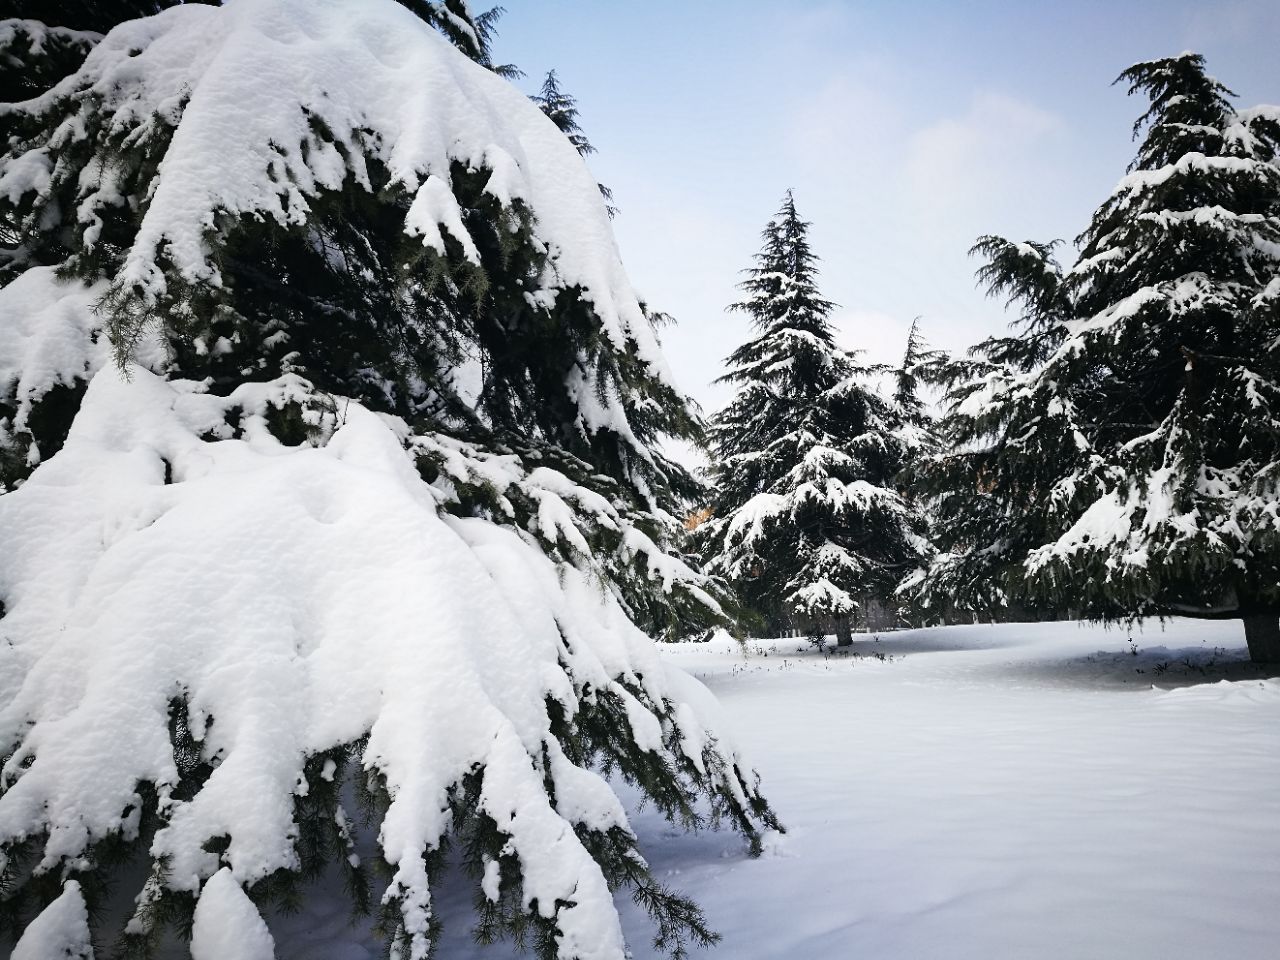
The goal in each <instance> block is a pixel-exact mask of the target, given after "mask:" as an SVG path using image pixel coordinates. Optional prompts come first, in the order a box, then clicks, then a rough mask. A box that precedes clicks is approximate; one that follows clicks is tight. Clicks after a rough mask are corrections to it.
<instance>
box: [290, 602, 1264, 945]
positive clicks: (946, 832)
mask: <svg viewBox="0 0 1280 960" xmlns="http://www.w3.org/2000/svg"><path fill="white" fill-rule="evenodd" d="M1130 636H1131V637H1132V638H1133V641H1134V644H1135V645H1136V648H1137V653H1136V655H1135V654H1133V653H1131V652H1130V650H1131V648H1130V645H1129V643H1128V642H1127V640H1128V638H1129V637H1130ZM876 654H880V655H883V656H885V657H886V658H887V659H885V660H883V661H882V660H880V659H877V657H876ZM663 656H664V659H667V660H668V661H669V662H670V663H672V664H675V665H677V666H679V667H681V668H683V669H684V670H687V671H689V672H690V673H692V674H694V675H695V676H697V677H699V678H700V679H702V680H703V681H704V682H705V684H706V685H707V686H708V687H709V688H710V689H711V691H712V692H713V693H714V694H715V696H716V698H717V700H718V701H719V703H720V704H721V705H722V707H723V709H724V711H725V712H726V714H727V715H728V718H729V720H730V721H731V722H732V725H733V727H734V728H735V729H736V730H738V731H739V733H740V734H741V736H742V738H743V741H744V743H745V745H746V746H747V747H748V748H749V749H750V751H751V754H752V756H753V757H755V758H756V760H757V762H758V763H759V764H760V767H761V769H762V770H763V771H764V772H765V773H766V775H767V778H768V781H769V783H770V784H771V791H770V792H771V799H773V800H774V802H775V803H776V806H777V809H778V811H779V813H780V815H781V816H782V817H783V818H784V819H785V821H786V823H787V826H788V831H787V833H786V835H785V836H780V837H774V838H772V842H770V843H767V844H766V851H767V852H766V855H765V856H763V857H761V858H760V859H758V860H751V859H749V858H747V857H746V856H745V853H744V851H743V849H742V847H741V846H740V845H739V844H737V843H735V842H734V841H733V840H731V839H730V838H728V837H725V836H722V835H715V834H707V835H704V836H702V837H700V838H698V839H696V840H695V841H694V842H693V843H688V842H686V838H676V837H675V836H673V835H672V834H671V832H670V830H669V828H668V827H667V825H666V824H665V823H664V822H663V821H662V820H661V819H660V818H658V817H656V816H650V815H647V814H640V815H639V816H637V817H636V818H635V821H634V822H635V825H636V829H637V830H638V831H639V833H640V835H641V838H642V840H644V841H646V842H645V850H646V855H647V856H648V858H649V861H650V863H651V865H652V867H653V869H654V871H655V873H656V875H657V876H659V877H661V878H664V879H666V880H668V881H670V882H672V883H675V884H678V885H679V886H680V887H682V888H683V889H685V890H687V891H688V892H689V893H690V894H691V895H692V896H694V897H695V898H696V899H697V900H698V901H699V902H700V903H701V904H702V905H703V906H704V907H705V909H706V911H707V916H708V918H709V919H710V921H711V923H712V924H713V925H714V926H715V927H716V929H718V930H719V931H721V932H722V933H723V934H724V940H723V942H722V943H721V944H720V945H719V946H718V947H717V948H716V951H715V953H714V954H709V955H708V956H709V957H710V956H723V957H732V958H733V960H778V958H780V957H797V958H799V957H803V958H805V960H848V958H851V957H854V958H856V957H866V958H875V960H921V958H929V960H1025V958H1028V957H1035V958H1037V960H1079V958H1081V957H1091V958H1099V960H1169V958H1172V957H1179V958H1181V957H1186V958H1191V957H1195V958H1201V957H1232V958H1235V960H1272V958H1273V957H1274V956H1275V945H1276V940H1277V937H1278V936H1280V915H1278V914H1277V913H1276V911H1275V909H1274V898H1275V891H1276V889H1277V882H1280V872H1278V871H1280V866H1278V865H1280V832H1277V831H1276V830H1274V829H1271V827H1270V826H1269V825H1271V824H1274V823H1276V822H1277V818H1280V680H1277V679H1275V678H1268V677H1267V675H1266V674H1265V673H1262V672H1260V671H1258V670H1257V669H1256V668H1254V667H1252V666H1251V665H1250V664H1248V663H1247V662H1246V660H1247V654H1246V653H1245V650H1244V645H1243V636H1242V634H1241V630H1240V626H1239V624H1238V623H1230V622H1225V623H1222V622H1218V623H1215V622H1204V621H1201V622H1196V621H1186V620H1179V621H1170V622H1168V623H1167V624H1165V625H1164V626H1163V627H1161V626H1160V625H1159V624H1157V623H1152V622H1148V623H1146V624H1144V625H1143V626H1142V627H1141V628H1140V629H1135V631H1134V632H1133V633H1131V634H1130V633H1127V632H1125V631H1122V630H1105V629H1102V628H1099V627H1089V626H1081V625H1079V624H1077V623H1045V624H1002V625H995V626H992V625H980V626H955V627H945V628H935V629H926V630H912V631H902V632H900V633H892V634H884V635H881V636H879V637H872V636H857V637H855V642H854V647H853V655H851V656H850V657H848V658H842V657H837V656H826V657H824V656H822V655H817V654H814V653H813V652H812V650H811V648H810V647H809V644H808V643H807V642H806V641H805V640H804V639H803V638H800V639H792V640H759V641H757V640H752V641H749V642H748V643H747V645H746V648H745V650H744V649H743V647H742V646H740V645H739V644H737V643H735V642H733V641H732V640H729V639H727V638H725V639H723V640H720V641H713V642H711V643H707V644H696V645H695V644H689V645H679V646H673V647H669V648H665V649H664V650H663ZM651 838H652V839H651ZM335 896H340V894H339V893H336V892H335ZM464 908H465V903H462V902H453V903H451V904H449V905H448V909H447V910H446V916H448V915H449V914H448V910H459V911H460V910H462V909H464ZM325 911H326V906H325V903H324V902H323V901H321V902H317V903H315V904H312V905H309V906H308V908H307V910H306V912H305V913H304V915H303V916H302V917H299V918H293V919H290V918H283V917H282V918H279V920H278V921H273V922H276V923H277V924H278V926H279V929H280V930H281V931H282V932H283V931H285V930H288V931H290V932H292V931H295V930H298V931H300V930H302V929H303V928H306V927H308V926H310V925H312V924H314V923H317V922H319V921H320V920H321V919H322V918H323V917H324V916H325ZM642 923H643V917H642V915H641V914H640V912H639V911H637V910H627V911H624V926H625V927H626V928H627V929H628V930H639V929H641V926H642ZM441 949H442V951H443V955H444V956H460V957H472V956H476V957H480V956H483V957H485V958H486V960H516V958H517V957H518V954H517V953H516V952H515V951H514V950H513V949H510V948H501V947H500V948H496V949H491V950H487V951H485V952H484V953H483V954H481V953H479V952H472V951H473V948H472V947H470V946H469V945H468V944H467V942H466V939H465V933H462V932H456V931H455V932H451V933H450V934H449V935H448V936H447V937H446V938H445V940H444V941H443V942H442V943H441ZM636 955H637V957H649V956H650V954H648V953H644V952H639V951H638V952H637V954H636ZM280 960H372V954H371V953H366V952H365V951H364V949H363V948H362V947H361V946H360V940H359V938H358V936H357V935H356V934H354V933H352V932H351V931H344V930H333V931H332V932H331V933H330V934H329V935H328V938H327V939H324V940H316V941H312V942H310V943H308V945H307V947H306V948H305V949H303V948H301V947H299V948H295V949H293V950H288V949H282V950H281V953H280Z"/></svg>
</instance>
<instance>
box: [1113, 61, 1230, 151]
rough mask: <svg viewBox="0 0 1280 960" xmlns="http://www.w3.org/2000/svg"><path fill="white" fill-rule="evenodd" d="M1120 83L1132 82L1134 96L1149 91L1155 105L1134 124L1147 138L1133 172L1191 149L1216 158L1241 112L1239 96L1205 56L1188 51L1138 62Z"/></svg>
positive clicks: (1135, 134)
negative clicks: (1227, 127) (1227, 126)
mask: <svg viewBox="0 0 1280 960" xmlns="http://www.w3.org/2000/svg"><path fill="white" fill-rule="evenodd" d="M1113 82H1114V83H1121V82H1124V83H1127V84H1128V85H1129V94H1130V95H1131V96H1132V95H1133V94H1146V95H1147V96H1148V97H1150V99H1151V106H1150V107H1148V108H1147V111H1146V112H1145V113H1144V114H1143V115H1142V116H1141V117H1139V118H1138V119H1137V120H1136V121H1134V124H1133V136H1134V139H1137V138H1138V137H1140V136H1142V132H1143V130H1144V129H1145V130H1146V132H1147V133H1146V140H1145V141H1144V143H1143V145H1142V149H1141V150H1139V152H1138V156H1137V157H1136V158H1135V159H1134V161H1133V163H1131V164H1130V165H1129V170H1130V171H1133V170H1155V169H1158V168H1159V167H1163V166H1166V165H1167V164H1170V163H1172V162H1174V161H1175V160H1177V159H1178V158H1179V157H1181V156H1182V155H1184V154H1187V153H1203V154H1206V155H1207V156H1214V155H1216V154H1218V153H1219V152H1220V151H1221V148H1222V127H1223V125H1224V123H1225V122H1226V121H1227V120H1228V119H1229V118H1230V117H1231V116H1233V115H1234V114H1235V109H1234V108H1233V107H1232V106H1231V103H1230V101H1228V100H1227V98H1228V97H1234V96H1235V94H1234V93H1232V92H1231V91H1230V90H1228V89H1227V88H1226V87H1225V86H1223V85H1222V84H1221V83H1219V82H1218V81H1217V80H1216V79H1214V78H1213V77H1211V76H1209V75H1208V74H1207V73H1205V62H1204V57H1202V56H1201V55H1200V54H1198V53H1192V52H1189V51H1188V52H1185V53H1180V54H1178V56H1176V57H1165V58H1163V59H1161V60H1146V61H1143V62H1142V63H1135V64H1134V65H1133V66H1131V67H1129V68H1128V69H1127V70H1125V71H1123V72H1122V73H1121V74H1120V76H1118V77H1116V79H1115V80H1114V81H1113Z"/></svg>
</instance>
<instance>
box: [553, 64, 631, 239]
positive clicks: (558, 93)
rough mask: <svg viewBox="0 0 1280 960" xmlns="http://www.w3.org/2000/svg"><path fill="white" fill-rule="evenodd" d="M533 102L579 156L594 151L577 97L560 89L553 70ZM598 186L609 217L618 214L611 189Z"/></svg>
mask: <svg viewBox="0 0 1280 960" xmlns="http://www.w3.org/2000/svg"><path fill="white" fill-rule="evenodd" d="M533 102H534V103H536V104H537V105H538V107H539V108H540V109H541V110H542V112H543V113H545V114H546V115H547V116H548V117H550V118H551V122H552V123H554V124H555V125H556V126H557V127H559V128H560V132H561V133H563V134H564V135H565V136H566V137H568V138H569V142H570V143H572V144H573V145H574V146H575V147H576V148H577V150H578V154H579V155H580V156H583V157H587V156H590V155H591V154H593V153H595V152H596V148H595V147H593V146H592V145H591V141H590V140H588V139H587V135H586V133H584V132H583V130H582V126H581V124H579V123H578V101H577V99H576V98H574V97H571V96H570V95H569V94H567V93H565V92H564V91H563V90H561V89H560V79H559V78H558V77H557V76H556V72H555V71H554V70H548V71H547V75H546V77H544V78H543V80H542V87H541V88H540V89H539V90H538V92H537V93H536V94H534V95H533ZM599 186H600V195H601V196H602V197H604V203H605V209H606V210H608V211H609V217H610V219H612V218H613V217H616V216H617V215H618V208H617V207H615V206H614V205H613V191H612V190H610V189H609V188H608V187H606V186H605V185H604V184H603V183H602V184H600V185H599Z"/></svg>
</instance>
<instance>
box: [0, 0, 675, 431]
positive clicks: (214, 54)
mask: <svg viewBox="0 0 1280 960" xmlns="http://www.w3.org/2000/svg"><path fill="white" fill-rule="evenodd" d="M69 96H70V97H76V98H79V99H81V100H82V102H83V104H84V106H82V107H81V114H80V115H79V116H78V117H77V118H75V119H73V120H72V121H69V122H68V123H67V124H65V125H64V126H63V127H62V129H61V130H60V131H59V132H58V133H57V134H55V136H54V140H53V142H52V143H51V146H52V147H54V148H55V149H66V147H67V144H68V143H70V142H73V141H75V140H77V139H80V138H83V137H84V136H85V135H86V130H87V129H88V128H89V125H88V124H87V123H86V120H87V119H88V117H89V116H90V114H91V113H92V114H106V115H108V116H113V120H112V122H113V123H114V124H116V125H117V126H119V127H121V128H122V129H127V128H131V127H135V126H137V127H138V129H139V134H138V135H139V136H144V135H146V134H148V133H149V132H151V130H150V128H151V127H153V126H155V124H156V123H157V121H156V120H152V119H150V118H152V117H153V116H154V117H157V118H158V119H159V122H161V123H163V124H165V125H169V126H172V127H174V130H173V133H172V138H171V141H170V142H169V145H168V147H167V149H166V151H165V153H164V159H163V165H162V176H161V177H160V178H159V179H158V180H157V181H156V183H155V185H154V187H153V192H152V193H151V194H150V195H149V197H148V204H147V210H146V214H145V216H144V217H143V219H142V222H141V225H140V228H139V230H138V232H137V235H136V237H135V239H134V241H133V246H132V248H131V250H130V251H129V253H128V256H127V258H126V261H125V265H124V268H123V270H122V272H121V274H120V276H118V277H116V278H115V282H116V284H117V285H118V286H119V287H121V288H133V287H134V285H135V284H136V285H138V286H137V289H140V290H141V291H143V292H144V294H146V295H148V296H154V295H157V294H159V293H161V292H162V291H164V290H165V289H166V288H167V285H168V282H169V281H168V279H167V278H166V275H165V270H166V269H170V270H173V271H175V272H176V274H177V275H178V276H180V277H181V278H182V279H184V280H186V281H188V282H193V283H211V284H217V283H218V282H219V274H218V269H217V266H216V264H215V263H214V262H213V261H212V259H211V257H210V253H211V250H210V247H209V244H208V241H207V234H208V230H209V227H210V226H211V225H212V224H213V223H214V222H215V218H216V216H217V215H219V214H223V213H227V214H232V215H237V214H244V215H250V216H261V217H270V218H273V219H275V220H277V221H278V222H280V223H282V224H297V223H301V222H304V221H305V220H306V218H307V216H308V210H309V206H308V200H309V198H313V197H314V196H315V195H316V194H317V193H318V192H319V191H320V190H322V189H335V188H337V187H339V186H340V185H341V184H342V183H343V182H344V180H345V179H347V178H351V179H353V180H354V181H355V182H357V183H363V184H365V185H366V186H367V185H368V171H367V167H366V161H365V159H364V158H366V157H373V158H376V159H377V160H379V161H381V162H382V163H383V164H384V165H385V166H386V168H387V169H388V170H389V171H390V174H391V177H392V182H393V183H395V184H398V185H401V186H403V187H404V188H405V189H406V190H408V191H409V192H410V193H412V194H413V195H414V201H413V205H412V207H411V209H410V211H409V215H408V222H407V223H406V224H405V229H406V231H407V232H409V233H411V234H414V235H419V236H421V237H422V239H423V242H424V243H425V244H427V245H428V246H433V247H435V248H437V249H442V245H443V234H442V232H441V231H442V229H443V231H444V232H447V233H449V234H451V235H453V236H454V237H457V238H458V239H459V240H460V241H461V242H462V245H463V248H464V251H465V252H466V254H467V255H468V256H470V257H474V255H475V248H474V245H473V244H472V242H471V239H470V238H469V237H468V235H467V231H466V228H465V226H464V225H463V223H462V220H461V218H460V216H459V212H458V207H457V203H456V201H455V200H454V197H453V195H452V192H451V190H450V186H449V183H450V180H449V178H450V168H451V164H452V163H453V162H455V161H456V162H460V163H462V164H464V165H465V166H467V167H469V168H472V169H481V170H488V171H490V177H489V180H488V184H487V187H486V190H487V192H488V193H490V194H492V195H494V196H495V197H497V198H498V199H499V200H500V201H501V202H502V203H504V204H510V203H512V202H515V201H517V200H519V201H521V202H523V203H525V204H526V205H527V206H528V207H529V208H530V209H531V210H532V211H533V213H534V215H535V217H536V218H537V225H536V228H535V232H536V234H537V237H538V240H539V241H540V242H541V243H543V244H544V245H545V246H546V247H547V249H548V250H549V252H550V253H551V257H552V259H551V271H552V275H551V276H549V277H547V278H545V279H544V281H543V282H544V284H545V289H544V290H543V291H542V294H544V295H545V294H547V293H548V292H549V291H554V290H558V289H568V288H571V287H575V286H577V287H581V288H582V290H583V291H584V295H585V296H586V298H587V299H589V300H591V301H592V302H593V304H594V307H595V310H596V312H597V313H598V314H599V316H600V318H601V320H602V322H603V324H604V329H605V331H606V332H607V334H608V335H609V336H610V337H611V338H612V339H613V341H614V342H615V344H616V346H617V348H618V349H620V350H626V349H628V345H629V344H631V343H634V344H635V346H636V348H637V349H638V350H639V353H640V356H641V357H642V358H643V359H644V360H645V361H646V362H647V363H648V364H649V365H650V366H651V367H652V368H653V369H654V371H655V372H656V373H658V374H659V375H661V376H666V375H667V374H666V366H665V361H664V360H663V358H662V356H661V353H660V351H659V349H658V347H657V343H656V340H655V338H654V335H653V331H652V329H651V327H650V325H649V323H648V321H647V320H646V319H645V317H644V314H643V311H642V310H641V307H640V305H639V302H638V299H637V297H636V294H635V291H634V290H633V289H632V287H631V285H630V282H629V281H628V279H627V277H626V274H625V271H624V270H623V268H622V264H621V261H620V259H619V256H618V252H617V248H616V246H615V244H614V240H613V233H612V228H611V226H610V223H609V217H608V213H607V211H606V209H605V205H604V202H603V200H602V198H601V196H600V192H599V190H598V188H597V186H596V181H595V179H594V178H593V177H592V175H591V173H590V171H589V170H588V169H587V167H586V165H585V164H584V162H583V160H582V158H581V157H580V156H579V154H578V152H577V150H576V149H575V148H574V146H573V145H572V144H571V143H570V142H569V140H568V139H566V138H565V136H564V135H563V134H562V133H561V132H560V131H559V130H558V129H557V128H556V126H555V124H553V123H552V122H551V121H550V120H549V119H547V117H546V116H544V115H543V113H542V111H541V110H539V109H538V107H537V106H536V105H535V104H533V103H531V102H530V101H529V100H528V98H527V97H525V96H524V95H523V94H522V93H521V92H520V91H518V90H517V89H516V88H515V87H513V86H512V85H511V84H510V83H508V82H507V81H505V80H503V79H502V78H500V77H498V76H497V75H496V74H494V73H492V72H491V71H489V70H487V69H485V68H484V67H481V66H479V65H478V64H475V63H473V62H472V61H470V60H468V59H467V58H466V57H465V56H464V55H463V54H461V53H460V52H459V51H458V50H457V49H455V48H454V47H453V46H452V45H451V44H450V43H449V42H448V41H447V40H445V39H443V38H442V37H441V36H440V35H439V34H438V33H437V32H436V31H435V30H434V29H432V28H431V27H429V26H428V25H427V24H425V23H424V22H423V21H421V20H419V19H418V18H417V17H416V16H414V15H413V14H412V13H410V12H409V11H408V10H406V9H405V8H404V7H402V6H401V5H400V4H398V3H395V2H393V0H377V2H370V0H255V2H251V3H250V2H244V3H230V4H227V5H226V6H225V7H216V6H208V5H204V4H187V5H183V6H179V7H175V8H172V9H169V10H166V11H164V12H162V13H161V14H159V15H157V16H154V17H149V18H146V19H143V20H137V21H132V22H129V23H126V24H123V25H121V26H119V27H117V28H116V29H114V30H113V31H112V32H111V33H110V34H108V35H107V37H106V38H105V39H104V40H103V41H102V43H100V44H99V45H98V46H97V47H96V48H95V49H94V51H93V52H92V53H91V54H90V56H89V57H88V59H87V60H86V62H85V64H84V65H83V66H82V67H81V68H80V70H79V71H78V72H77V73H76V74H74V75H73V76H71V77H69V78H67V79H66V80H64V81H62V82H61V83H60V84H59V85H58V86H56V87H55V88H53V89H52V90H50V91H49V92H48V93H46V94H44V95H43V96H41V97H40V98H37V99H35V100H32V101H29V102H28V103H27V104H25V105H23V107H22V108H21V109H23V110H27V111H37V112H38V111H43V110H46V109H49V108H50V107H51V106H52V105H54V104H55V103H57V102H59V101H60V100H61V99H62V98H65V97H69ZM99 98H100V99H101V102H100V103H99V102H98V99H99ZM320 128H323V129H326V130H328V131H329V132H330V133H331V134H332V136H333V138H334V141H335V142H330V141H329V140H328V139H326V138H322V137H319V136H317V133H316V131H317V129H320ZM51 170H52V167H51V161H50V158H49V153H48V151H47V150H46V149H44V148H38V149H33V150H32V151H30V152H29V153H27V154H24V155H20V156H18V157H16V158H15V159H14V160H13V161H11V162H10V163H9V164H8V165H7V169H6V172H5V174H4V176H3V177H0V191H4V192H5V193H7V194H9V195H17V194H21V193H23V192H26V191H29V190H30V191H37V192H38V191H40V190H42V189H44V188H45V187H47V184H48V179H49V175H50V172H51ZM114 176H115V174H114V172H113V168H112V166H111V165H110V164H109V163H103V164H95V165H91V166H90V167H87V168H86V170H85V174H84V176H82V178H81V183H80V198H81V200H80V207H79V209H78V211H77V217H78V219H79V220H80V222H82V223H88V224H92V223H94V222H95V221H97V220H98V219H99V212H100V210H101V209H103V208H105V207H108V206H111V205H113V204H118V203H119V202H120V198H119V196H118V192H117V191H116V189H115V186H114V181H113V179H112V178H113V177H114ZM86 240H87V241H88V242H92V240H93V236H92V233H91V235H90V236H89V237H87V238H86ZM168 265H171V266H168ZM584 406H586V405H585V404H584ZM587 412H588V414H589V413H590V411H587ZM610 416H615V417H616V416H620V414H619V413H618V412H617V411H613V410H608V411H604V412H603V413H602V417H603V418H604V419H603V421H602V423H593V424H590V426H592V427H595V426H600V425H606V424H607V422H608V417H610Z"/></svg>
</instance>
